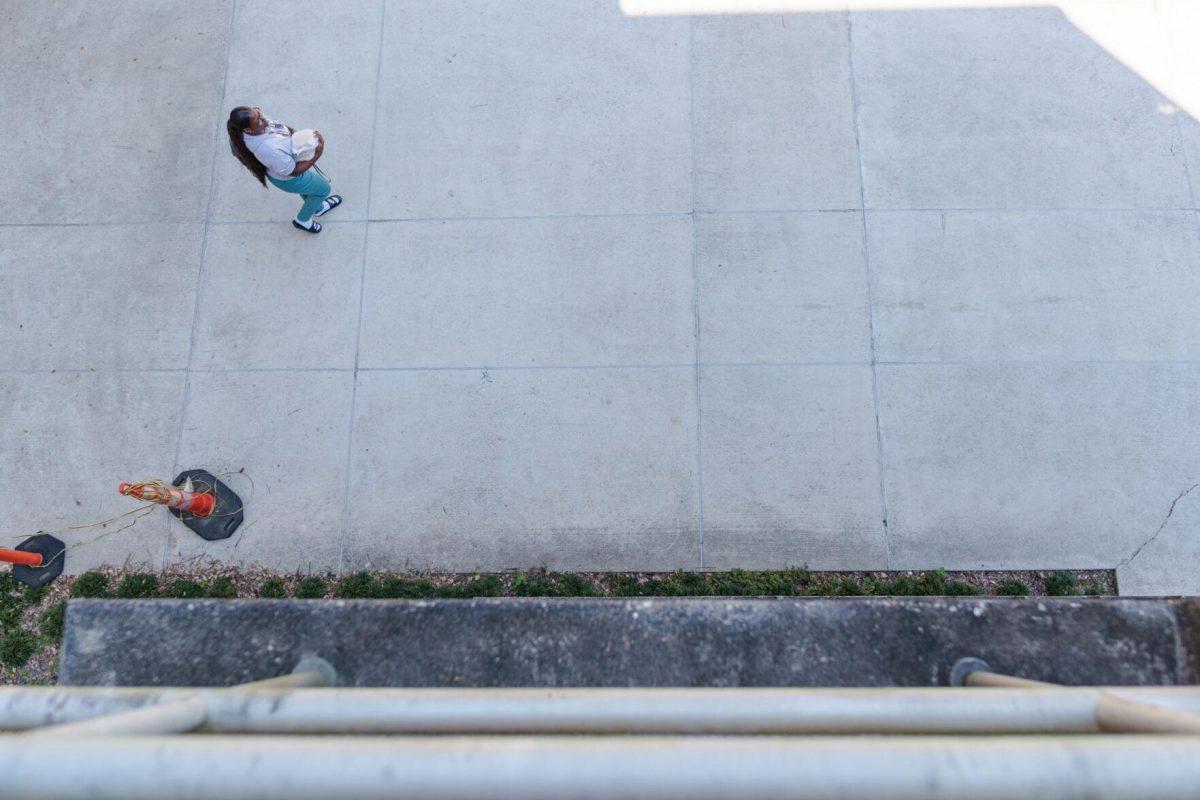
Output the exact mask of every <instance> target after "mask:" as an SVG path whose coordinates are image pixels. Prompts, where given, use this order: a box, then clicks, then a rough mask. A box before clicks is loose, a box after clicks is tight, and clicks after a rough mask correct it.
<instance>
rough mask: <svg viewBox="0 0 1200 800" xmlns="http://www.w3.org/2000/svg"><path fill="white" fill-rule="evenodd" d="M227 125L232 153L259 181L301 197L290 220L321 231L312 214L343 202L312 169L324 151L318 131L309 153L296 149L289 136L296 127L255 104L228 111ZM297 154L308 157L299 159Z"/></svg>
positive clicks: (311, 231)
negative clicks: (301, 203)
mask: <svg viewBox="0 0 1200 800" xmlns="http://www.w3.org/2000/svg"><path fill="white" fill-rule="evenodd" d="M226 129H227V130H228V131H229V147H230V148H231V149H232V150H233V154H234V155H235V156H237V158H238V161H241V162H242V164H244V165H245V167H246V169H248V170H250V172H251V173H253V175H254V177H256V178H258V181H259V183H261V184H262V185H263V186H266V185H267V181H268V180H269V181H270V182H271V183H273V184H274V185H275V186H276V187H277V188H279V189H282V190H283V191H285V192H291V193H292V194H298V195H300V196H301V197H302V198H304V205H302V206H300V213H299V214H297V215H296V218H295V219H293V220H292V224H293V225H295V226H296V227H297V228H299V229H300V230H302V231H308V232H309V233H320V232H321V223H319V222H317V221H316V220H315V219H313V217H320V216H323V215H324V214H327V213H328V212H330V211H332V210H333V209H335V208H337V207H338V206H339V205H341V204H342V198H341V197H340V196H339V195H336V194H330V193H329V191H330V187H329V181H327V180H326V179H325V177H324V176H323V175H321V174H320V170H316V169H313V166H314V165H316V163H317V159H319V158H320V157H321V154H322V153H324V152H325V139H324V138H323V137H322V136H321V134H320V133H319V132H317V131H313V132H312V133H313V134H314V135H315V137H316V141H317V146H316V150H315V152H313V153H312V154H311V155H309V154H308V153H307V152H305V151H301V152H297V149H296V146H295V145H294V144H293V139H292V134H294V133H295V131H294V130H293V129H292V128H290V127H288V126H287V125H284V124H283V123H282V122H275V121H274V120H270V119H267V118H266V117H264V116H263V113H262V111H260V110H259V108H258V106H253V107H250V106H238V107H237V108H235V109H234V110H233V111H230V112H229V122H228V123H227V124H226ZM301 133H302V134H303V133H305V132H304V131H302V132H301ZM300 155H306V156H308V157H307V158H303V159H300V160H298V159H297V156H300Z"/></svg>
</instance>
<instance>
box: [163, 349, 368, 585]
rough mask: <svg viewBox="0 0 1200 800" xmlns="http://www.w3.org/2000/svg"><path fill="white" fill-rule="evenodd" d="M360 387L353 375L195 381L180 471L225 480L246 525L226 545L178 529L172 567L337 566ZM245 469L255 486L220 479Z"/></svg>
mask: <svg viewBox="0 0 1200 800" xmlns="http://www.w3.org/2000/svg"><path fill="white" fill-rule="evenodd" d="M353 386H354V376H353V374H352V373H350V372H218V373H207V374H205V373H199V374H196V375H193V376H192V385H191V390H190V394H189V398H188V406H187V413H186V417H185V418H184V425H183V439H182V441H181V444H180V451H179V464H180V465H181V467H182V468H185V469H192V468H197V467H200V468H204V469H208V470H209V471H211V472H213V473H214V474H216V475H217V477H220V478H222V480H225V481H226V482H227V483H228V484H229V485H230V487H231V488H233V489H234V491H236V492H238V493H239V495H241V497H242V501H243V502H244V503H245V522H244V523H243V524H242V526H241V527H240V528H239V529H238V530H237V531H236V532H235V533H234V535H233V536H232V537H230V538H229V539H226V540H223V541H219V542H206V541H204V540H203V539H201V538H200V537H199V536H196V535H195V534H194V533H192V532H191V531H189V530H188V529H187V528H185V527H184V526H183V525H182V524H180V523H177V522H173V523H172V524H171V543H170V548H171V549H170V556H169V558H170V560H171V561H172V562H181V561H187V560H189V559H194V558H201V559H216V560H219V561H226V562H229V563H237V564H258V565H260V566H264V567H269V568H272V569H277V570H282V571H289V572H290V571H294V570H301V571H305V572H308V571H313V570H325V569H328V568H329V566H330V565H331V564H336V563H337V559H338V552H339V550H340V548H341V538H342V537H341V528H342V511H343V507H344V502H343V500H344V497H345V488H346V458H345V453H346V447H347V444H348V441H347V440H348V438H349V436H350V402H351V394H352V391H353ZM338 453H341V454H342V457H341V458H338V457H337V454H338ZM241 470H245V474H246V475H248V476H249V478H246V477H243V476H242V475H240V474H239V475H229V476H225V477H222V475H221V473H224V472H233V473H238V472H240V471H241Z"/></svg>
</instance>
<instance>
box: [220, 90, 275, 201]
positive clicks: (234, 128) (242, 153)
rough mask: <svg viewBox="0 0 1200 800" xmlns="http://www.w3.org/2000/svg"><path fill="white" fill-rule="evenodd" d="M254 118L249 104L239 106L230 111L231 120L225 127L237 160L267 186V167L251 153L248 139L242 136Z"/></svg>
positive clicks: (230, 147)
mask: <svg viewBox="0 0 1200 800" xmlns="http://www.w3.org/2000/svg"><path fill="white" fill-rule="evenodd" d="M252 119H254V112H253V111H251V110H250V107H249V106H238V107H237V108H235V109H234V110H233V111H230V112H229V122H227V123H225V129H226V130H227V131H229V149H230V150H232V151H233V154H234V155H235V156H237V160H238V161H240V162H242V164H243V165H244V166H245V167H246V169H248V170H250V172H252V173H253V174H254V177H256V178H258V182H259V183H261V184H262V185H263V186H266V185H267V168H266V167H264V166H263V165H262V162H261V161H259V160H258V159H257V158H255V157H254V153H251V152H250V148H249V147H246V140H245V139H243V138H242V133H243V132H244V131H245V130H246V128H249V127H250V120H252Z"/></svg>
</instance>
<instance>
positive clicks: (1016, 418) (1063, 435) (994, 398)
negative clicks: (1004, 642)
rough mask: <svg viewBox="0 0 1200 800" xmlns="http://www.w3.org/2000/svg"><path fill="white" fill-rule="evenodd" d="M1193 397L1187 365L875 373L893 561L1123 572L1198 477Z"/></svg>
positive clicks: (890, 369)
mask: <svg viewBox="0 0 1200 800" xmlns="http://www.w3.org/2000/svg"><path fill="white" fill-rule="evenodd" d="M1198 392H1200V367H1197V365H1195V364H1186V365H1156V364H1060V365H1052V364H977V365H969V366H961V365H960V366H955V365H943V364H937V365H909V366H881V367H880V368H879V395H880V398H879V399H880V423H881V425H882V429H883V452H884V463H885V464H886V465H887V481H886V488H887V502H888V508H889V512H890V528H891V540H892V556H893V560H894V565H895V566H896V567H899V568H919V567H937V566H942V567H947V568H957V569H975V568H1009V567H1011V566H1012V565H1014V564H1040V565H1041V566H1042V567H1043V568H1047V569H1048V568H1054V567H1074V568H1081V567H1086V566H1087V565H1095V566H1097V567H1101V566H1112V565H1115V564H1117V563H1118V562H1120V561H1121V560H1122V559H1124V558H1126V557H1129V556H1131V555H1132V553H1133V552H1134V551H1135V549H1136V548H1137V547H1138V546H1139V545H1141V544H1142V543H1143V542H1144V541H1146V539H1147V538H1149V537H1150V536H1151V535H1152V534H1153V533H1154V532H1155V531H1156V530H1157V529H1158V528H1159V526H1160V525H1161V524H1162V522H1163V520H1164V518H1165V517H1166V516H1167V515H1168V513H1169V509H1170V506H1171V503H1172V501H1173V500H1174V499H1175V498H1176V497H1178V496H1179V495H1180V493H1181V492H1183V491H1184V490H1186V489H1188V487H1190V486H1192V485H1193V484H1195V483H1197V482H1198V481H1200V470H1198V469H1197V465H1196V459H1195V452H1196V447H1197V431H1200V408H1198V407H1197V404H1196V402H1195V398H1196V396H1197V393H1198ZM1186 571H1187V572H1189V573H1190V572H1194V570H1193V569H1191V568H1190V567H1188V568H1187V570H1186Z"/></svg>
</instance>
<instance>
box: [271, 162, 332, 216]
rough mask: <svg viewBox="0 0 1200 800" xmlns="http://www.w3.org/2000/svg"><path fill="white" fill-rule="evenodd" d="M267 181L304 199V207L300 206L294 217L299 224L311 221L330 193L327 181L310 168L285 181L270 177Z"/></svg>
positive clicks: (330, 189)
mask: <svg viewBox="0 0 1200 800" xmlns="http://www.w3.org/2000/svg"><path fill="white" fill-rule="evenodd" d="M267 180H269V181H270V182H271V183H273V184H275V186H276V187H277V188H279V189H282V190H283V191H285V192H291V193H292V194H298V195H300V196H301V197H303V198H304V205H302V206H300V213H299V214H297V215H296V219H298V220H300V221H301V222H308V221H309V220H310V219H312V216H313V214H315V213H317V212H318V211H320V210H321V205H322V204H323V203H324V202H325V198H326V197H329V192H330V191H332V188H331V187H330V185H329V181H327V180H325V179H324V178H322V177H321V176H320V175H318V174H317V171H316V169H314V168H312V167H310V168H309V169H308V171H307V172H302V173H300V174H299V175H297V176H296V177H294V178H288V179H287V180H285V181H281V180H278V179H277V178H272V177H271V176H270V175H268V176H267Z"/></svg>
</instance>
